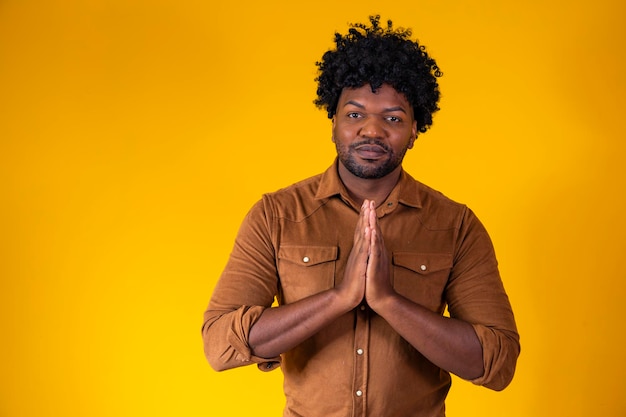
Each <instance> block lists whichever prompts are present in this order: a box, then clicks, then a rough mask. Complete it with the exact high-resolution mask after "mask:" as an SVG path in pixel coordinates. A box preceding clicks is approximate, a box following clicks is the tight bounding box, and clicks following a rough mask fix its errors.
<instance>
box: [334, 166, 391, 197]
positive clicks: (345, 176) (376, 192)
mask: <svg viewBox="0 0 626 417" xmlns="http://www.w3.org/2000/svg"><path fill="white" fill-rule="evenodd" d="M338 171H339V178H341V181H342V182H343V184H344V186H345V187H346V190H348V194H349V195H350V198H352V199H353V200H354V202H355V203H357V204H358V205H359V206H360V205H361V204H363V200H373V201H374V202H375V203H376V206H377V207H378V206H379V205H380V204H382V203H383V202H384V201H385V199H386V198H387V196H389V194H390V193H391V190H393V187H395V186H396V184H397V183H398V180H399V179H400V174H401V173H402V166H401V165H400V166H398V167H397V168H396V169H394V170H393V171H391V172H390V173H389V174H387V175H385V176H384V177H382V178H375V179H365V178H360V177H357V176H356V175H354V174H353V173H351V172H350V171H348V169H347V168H346V167H345V166H344V165H343V164H342V163H341V162H339V164H338Z"/></svg>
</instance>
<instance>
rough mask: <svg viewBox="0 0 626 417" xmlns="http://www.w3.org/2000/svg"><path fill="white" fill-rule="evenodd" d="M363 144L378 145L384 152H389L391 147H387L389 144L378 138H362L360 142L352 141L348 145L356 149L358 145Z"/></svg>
mask: <svg viewBox="0 0 626 417" xmlns="http://www.w3.org/2000/svg"><path fill="white" fill-rule="evenodd" d="M363 145H376V146H380V147H381V148H383V149H384V150H385V152H388V153H390V152H391V147H389V145H387V144H386V143H384V142H381V141H379V140H375V139H368V140H362V141H360V142H356V143H353V144H351V145H350V149H356V148H358V147H359V146H363Z"/></svg>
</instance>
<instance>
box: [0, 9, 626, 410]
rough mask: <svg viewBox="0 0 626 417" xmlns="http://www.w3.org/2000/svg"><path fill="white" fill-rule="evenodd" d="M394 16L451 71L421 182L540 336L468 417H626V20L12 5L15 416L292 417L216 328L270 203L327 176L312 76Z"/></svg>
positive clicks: (7, 258) (542, 14)
mask: <svg viewBox="0 0 626 417" xmlns="http://www.w3.org/2000/svg"><path fill="white" fill-rule="evenodd" d="M383 3H389V4H387V5H385V6H383V5H382V4H383ZM375 13H381V14H382V15H383V19H387V18H392V19H393V20H394V21H395V23H396V24H397V25H400V26H405V27H407V26H408V27H412V28H413V29H414V34H415V35H416V37H417V38H419V39H420V41H422V42H423V43H424V44H426V45H427V46H428V48H429V51H430V53H431V54H432V55H433V56H434V57H435V58H436V59H437V61H438V63H439V64H440V66H441V68H442V70H443V71H444V74H445V75H444V77H443V78H442V79H441V80H440V81H441V90H442V93H443V98H442V101H441V108H442V110H441V111H440V112H439V113H438V114H437V115H436V117H435V123H434V126H433V128H432V130H431V131H430V132H429V133H427V134H426V135H423V136H421V137H420V138H419V140H418V142H417V144H416V147H415V148H414V149H413V150H411V151H410V152H409V154H408V155H407V158H406V160H405V167H406V169H407V170H408V171H409V172H411V173H412V174H413V175H414V176H415V177H417V178H418V179H420V180H422V181H423V182H425V183H427V184H429V185H431V186H433V187H435V188H437V189H439V190H441V191H443V192H444V193H445V194H446V195H448V196H449V197H451V198H453V199H455V200H457V201H461V202H464V203H466V204H468V205H469V206H470V207H472V208H473V209H474V210H475V211H476V212H477V213H478V215H479V217H480V218H481V219H482V221H483V222H484V223H485V225H486V226H487V228H488V230H489V231H490V233H491V236H492V238H493V240H494V242H495V245H496V249H497V253H498V257H499V260H500V263H501V271H502V275H503V277H504V281H505V285H506V288H507V290H508V292H509V295H510V298H511V301H512V303H513V306H514V309H515V312H516V316H517V320H518V324H519V329H520V332H521V335H522V356H521V357H520V360H519V364H518V372H517V375H516V378H515V380H514V381H513V383H512V385H511V386H510V387H509V388H508V389H507V390H506V391H504V392H502V393H495V392H491V391H488V390H486V389H484V388H480V387H475V386H473V385H471V384H469V383H466V382H463V381H460V380H458V379H455V382H454V384H453V387H452V392H451V394H450V397H449V400H448V415H449V416H451V417H454V416H458V417H472V416H480V417H489V416H493V417H496V416H498V417H500V416H509V417H514V416H520V417H522V416H523V417H536V416H537V417H543V416H555V415H559V416H568V417H588V416H603V417H607V416H609V417H611V416H613V417H618V416H625V415H626V399H625V398H626V397H624V385H625V384H624V382H623V378H624V375H625V374H626V363H625V360H624V330H625V326H624V319H623V314H622V312H623V309H622V308H621V303H623V302H624V292H625V290H626V284H625V278H626V277H625V272H624V270H625V269H624V266H623V260H624V257H625V255H626V253H625V248H626V237H625V235H626V201H625V198H624V194H625V184H624V182H625V179H626V167H625V166H626V162H625V160H624V157H625V155H624V154H625V150H626V145H625V140H626V128H625V127H626V124H625V122H624V119H625V117H624V115H623V112H624V109H625V108H626V103H625V97H626V85H625V81H624V74H625V73H626V52H625V48H624V39H626V33H625V29H624V28H625V26H624V16H626V6H624V3H623V2H621V1H619V0H595V1H580V0H573V1H566V0H555V1H545V0H544V1H539V0H530V1H525V2H513V1H511V2H510V1H506V0H502V1H486V0H483V1H472V2H469V1H437V2H435V1H425V0H422V1H404V0H403V1H396V2H380V1H372V0H366V1H361V2H336V1H331V0H321V1H317V2H306V1H305V2H301V1H296V2H291V1H283V2H272V1H265V2H258V1H256V0H243V1H240V2H225V1H221V2H219V3H216V2H211V1H209V2H207V1H200V0H177V1H174V0H169V1H166V0H155V1H139V0H83V1H78V0H56V1H55V0H50V1H36V0H0V180H1V187H2V188H1V190H0V278H1V281H0V282H1V284H0V325H1V326H2V327H1V335H2V343H0V378H1V379H0V416H2V417H18V416H20V417H21V416H24V417H26V416H64V417H74V416H90V417H100V416H107V417H109V416H111V417H123V416H142V415H150V416H155V417H156V416H190V417H192V416H244V415H254V416H279V415H281V410H282V406H283V396H282V389H281V374H280V372H273V373H270V374H264V373H261V372H259V371H257V370H256V369H255V368H252V367H249V368H244V369H237V370H232V371H228V372H225V373H216V372H213V371H212V370H211V369H210V367H209V365H208V364H206V362H205V360H204V357H203V354H202V348H201V339H200V325H201V317H202V312H203V310H204V308H205V306H206V304H207V302H208V299H209V296H210V293H211V290H212V288H213V286H214V284H215V281H216V279H217V277H218V275H219V273H220V271H221V269H222V268H223V266H224V263H225V262H226V259H227V256H228V254H229V252H230V249H231V246H232V242H233V239H234V235H235V233H236V230H237V228H238V226H239V224H240V221H241V219H242V217H243V216H244V214H245V212H246V211H247V210H248V208H249V207H250V205H251V204H253V202H254V201H256V200H257V199H258V198H259V197H260V195H261V194H262V193H263V192H268V191H273V190H275V189H277V188H279V187H282V186H285V185H288V184H290V183H292V182H295V181H297V180H299V179H302V178H305V177H308V176H310V175H313V174H316V173H319V172H321V171H322V170H324V169H325V168H326V167H327V166H329V165H330V163H331V162H332V159H333V156H334V148H333V146H332V144H331V142H330V123H329V121H328V120H327V119H326V116H325V114H324V112H322V111H319V110H317V109H316V108H315V107H314V105H313V104H312V100H313V99H314V98H315V85H314V82H313V78H314V76H315V66H314V63H315V61H316V60H318V59H319V58H320V57H321V55H322V53H323V52H324V51H325V50H326V49H328V48H329V47H331V46H332V36H333V33H334V31H336V30H339V31H341V32H344V31H345V29H346V27H347V23H348V22H354V21H363V20H365V19H366V18H367V16H368V15H369V14H375Z"/></svg>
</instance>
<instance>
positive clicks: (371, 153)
mask: <svg viewBox="0 0 626 417" xmlns="http://www.w3.org/2000/svg"><path fill="white" fill-rule="evenodd" d="M354 151H355V152H356V154H357V155H358V156H359V157H360V158H361V159H367V160H374V159H380V158H382V157H384V156H385V155H386V154H387V150H386V149H385V148H384V147H382V146H380V145H373V144H363V145H358V146H355V147H354Z"/></svg>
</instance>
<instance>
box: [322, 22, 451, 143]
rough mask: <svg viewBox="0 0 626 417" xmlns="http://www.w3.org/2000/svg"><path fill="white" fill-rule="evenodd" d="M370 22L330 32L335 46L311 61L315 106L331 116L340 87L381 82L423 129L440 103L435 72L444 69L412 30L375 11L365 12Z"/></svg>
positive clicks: (378, 83) (334, 110)
mask: <svg viewBox="0 0 626 417" xmlns="http://www.w3.org/2000/svg"><path fill="white" fill-rule="evenodd" d="M369 20H370V24H371V25H370V26H368V25H366V24H363V23H353V24H351V25H350V29H349V30H348V33H347V34H345V35H341V34H339V33H335V44H336V49H334V50H329V51H327V52H326V53H325V54H324V55H323V56H322V60H321V61H319V62H316V63H315V64H316V65H317V67H318V76H317V78H315V81H316V82H317V83H318V87H317V99H316V100H315V101H314V103H315V105H316V106H317V107H319V108H323V109H325V110H326V111H327V112H328V118H329V119H332V118H333V116H334V115H335V113H336V111H337V103H338V102H339V96H340V95H341V91H342V90H343V89H344V88H359V87H362V86H364V85H366V84H369V85H370V86H371V88H372V92H375V91H376V90H377V89H378V88H380V86H381V85H382V84H389V85H391V86H392V87H393V88H394V89H395V90H396V91H398V92H399V93H402V94H404V96H405V97H406V99H407V100H408V101H409V103H410V104H411V106H412V107H413V114H414V117H415V120H416V121H417V127H418V130H419V131H420V132H422V133H424V132H426V130H427V129H428V128H429V127H430V126H431V125H432V123H433V119H432V115H433V113H435V112H436V111H437V110H439V107H438V105H437V103H438V102H439V85H438V84H437V77H441V76H442V75H443V74H442V72H441V70H440V69H439V67H438V66H437V63H436V62H435V60H434V59H432V58H431V57H430V56H429V55H428V54H427V53H426V48H425V47H424V46H423V45H420V44H419V43H418V42H417V41H412V40H411V39H410V37H411V29H404V28H401V27H400V28H396V29H394V28H393V25H392V22H391V20H388V21H387V27H386V28H383V27H381V25H380V16H379V15H376V16H370V17H369Z"/></svg>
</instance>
